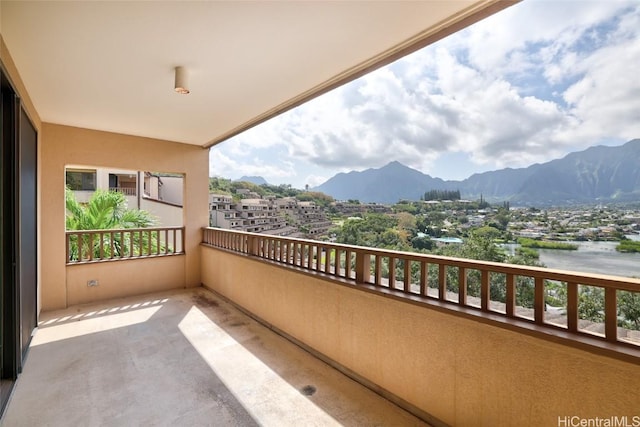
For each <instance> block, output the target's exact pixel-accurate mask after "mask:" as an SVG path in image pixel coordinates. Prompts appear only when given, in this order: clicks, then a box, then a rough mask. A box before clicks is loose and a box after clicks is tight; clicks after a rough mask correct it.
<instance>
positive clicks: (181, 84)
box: [175, 67, 189, 95]
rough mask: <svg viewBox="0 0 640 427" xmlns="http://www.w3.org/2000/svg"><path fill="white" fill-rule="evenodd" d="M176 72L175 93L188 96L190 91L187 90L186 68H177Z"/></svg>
mask: <svg viewBox="0 0 640 427" xmlns="http://www.w3.org/2000/svg"><path fill="white" fill-rule="evenodd" d="M175 71H176V79H175V91H176V92H178V93H180V94H182V95H186V94H187V93H189V89H187V72H186V71H185V69H184V67H176V69H175Z"/></svg>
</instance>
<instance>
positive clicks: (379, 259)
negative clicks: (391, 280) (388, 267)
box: [376, 255, 382, 286]
mask: <svg viewBox="0 0 640 427" xmlns="http://www.w3.org/2000/svg"><path fill="white" fill-rule="evenodd" d="M381 285H382V257H381V256H380V255H376V286H381Z"/></svg>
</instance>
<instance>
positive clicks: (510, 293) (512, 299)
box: [505, 273, 516, 317]
mask: <svg viewBox="0 0 640 427" xmlns="http://www.w3.org/2000/svg"><path fill="white" fill-rule="evenodd" d="M506 286H507V289H506V298H505V313H506V315H507V317H514V316H515V315H516V280H515V275H514V274H512V273H507V283H506Z"/></svg>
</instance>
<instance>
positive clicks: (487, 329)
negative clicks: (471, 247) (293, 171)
mask: <svg viewBox="0 0 640 427" xmlns="http://www.w3.org/2000/svg"><path fill="white" fill-rule="evenodd" d="M202 251H203V252H202V260H203V261H202V281H203V284H204V285H205V286H206V287H209V288H211V289H213V290H214V291H215V292H217V293H219V294H221V295H224V296H225V297H227V298H229V299H230V300H231V301H233V302H234V304H237V305H239V306H240V307H242V309H243V310H246V311H248V312H250V313H251V315H252V316H253V317H255V318H258V319H260V320H261V321H262V322H264V323H265V324H267V325H269V327H270V328H272V329H273V330H276V331H279V332H280V333H281V334H283V335H285V336H287V337H288V338H289V339H291V340H293V341H294V342H296V343H298V344H299V345H301V346H303V347H304V348H307V349H309V350H310V351H312V352H313V353H314V354H316V355H317V356H318V357H320V358H322V359H323V360H325V361H327V362H328V363H331V364H332V365H333V366H336V367H337V368H338V369H340V370H341V371H342V372H345V373H347V374H348V375H349V376H351V377H352V378H354V379H356V380H357V381H359V382H361V383H363V384H366V385H367V386H369V387H371V388H372V389H374V390H376V391H377V392H379V393H381V394H382V395H384V396H385V397H387V398H388V399H390V400H392V401H393V402H395V403H397V404H399V405H401V406H402V407H404V408H406V409H407V410H409V411H411V412H412V413H414V414H416V415H417V416H419V417H420V418H422V419H423V420H426V421H428V422H429V423H431V424H433V425H557V422H558V417H559V416H563V414H565V413H570V414H580V415H579V416H581V417H597V416H601V417H602V416H605V414H621V415H627V416H628V417H631V416H633V415H636V414H635V413H634V412H633V411H635V410H636V409H635V408H638V407H640V406H639V405H640V398H639V397H638V395H637V392H636V387H637V384H638V381H640V369H638V365H639V364H640V347H639V346H638V344H639V340H638V337H637V335H636V331H630V330H627V329H624V328H620V327H618V325H617V320H618V319H617V311H616V308H617V304H618V298H617V295H619V293H620V292H622V291H632V292H637V291H638V290H639V289H640V281H639V280H637V279H624V278H619V277H612V276H598V275H587V274H578V273H572V272H565V271H557V270H548V269H544V268H534V267H524V266H515V265H507V264H499V263H488V262H478V261H472V260H461V259H453V258H445V257H435V256H427V255H421V254H410V253H402V252H394V251H386V250H379V249H373V248H362V247H354V246H346V245H336V244H331V243H327V242H318V241H309V240H301V239H292V238H284V237H276V236H267V235H262V234H250V233H238V232H233V231H228V230H219V229H206V230H205V231H204V244H203V246H202ZM385 270H387V271H395V272H396V274H389V273H388V272H386V273H385ZM492 277H502V279H503V285H504V287H505V291H506V302H505V303H498V302H496V301H495V300H494V299H495V298H494V297H493V296H492V295H493V293H492V289H493V288H494V287H495V286H496V284H495V281H494V280H492ZM476 279H477V283H474V281H475V280H476ZM549 281H556V282H562V283H564V284H565V286H566V289H567V294H568V297H567V304H566V307H565V308H564V313H560V314H559V313H557V312H551V311H550V310H549V308H548V307H547V306H546V304H545V303H544V300H545V298H544V296H545V293H546V290H545V289H546V286H547V283H548V282H549ZM452 282H456V287H457V289H452V286H450V284H452ZM476 284H477V285H478V286H479V295H477V296H475V295H472V294H474V292H473V291H472V288H473V286H474V285H476ZM525 285H526V286H531V288H530V289H531V290H532V291H533V295H532V298H533V304H532V307H531V308H527V307H523V306H520V305H518V303H517V302H518V301H520V300H521V297H522V290H523V288H524V287H525ZM583 286H590V287H600V288H603V289H604V292H605V297H606V307H605V313H604V314H605V319H604V321H603V322H602V323H601V324H598V325H594V324H593V322H585V321H584V319H581V318H580V315H579V314H578V307H579V304H580V303H579V301H578V297H577V295H578V292H579V290H580V289H581V287H583ZM577 396H579V397H577ZM598 414H600V415H598ZM610 416H613V415H610ZM629 419H631V418H629Z"/></svg>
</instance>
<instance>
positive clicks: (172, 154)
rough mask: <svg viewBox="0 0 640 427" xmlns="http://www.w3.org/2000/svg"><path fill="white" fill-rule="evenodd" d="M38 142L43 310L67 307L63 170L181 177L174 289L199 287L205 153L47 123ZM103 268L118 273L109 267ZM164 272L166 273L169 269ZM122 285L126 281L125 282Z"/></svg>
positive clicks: (205, 218)
mask: <svg viewBox="0 0 640 427" xmlns="http://www.w3.org/2000/svg"><path fill="white" fill-rule="evenodd" d="M40 141H41V147H40V148H41V156H40V171H41V176H42V179H41V180H40V191H41V199H40V202H41V206H42V216H41V258H40V259H41V270H42V277H41V297H42V309H43V310H50V309H56V308H62V307H65V306H66V305H67V289H66V286H67V277H66V274H67V268H66V267H65V251H64V245H65V230H64V224H65V221H64V218H65V208H64V184H65V176H64V168H65V166H66V165H93V166H96V167H105V168H113V167H116V168H121V169H127V170H161V171H166V172H173V173H183V174H185V186H184V188H185V193H184V201H185V207H184V209H183V218H184V225H185V227H186V231H185V241H186V243H185V250H186V255H185V260H184V266H183V267H182V268H181V270H180V274H182V275H183V277H184V280H183V281H180V282H179V283H176V286H175V287H182V286H187V287H189V286H198V285H199V284H200V251H199V250H198V244H199V243H200V241H201V227H203V226H206V225H208V175H209V171H208V168H209V163H208V157H209V153H208V150H204V149H202V148H201V147H199V146H193V145H187V144H179V143H175V142H169V141H162V140H156V139H150V138H141V137H136V136H130V135H121V134H115V133H110V132H102V131H96V130H89V129H80V128H75V127H69V126H62V125H56V124H50V123H43V124H42V131H41V138H40ZM167 259H168V258H167ZM161 261H162V260H159V261H158V262H161ZM123 262H129V261H123ZM106 265H110V266H111V267H112V268H114V269H115V268H118V267H117V266H115V265H114V264H106ZM74 268H75V267H74ZM141 268H142V267H141ZM166 269H169V264H167V266H166ZM114 274H115V273H114ZM122 280H123V281H126V276H125V277H123V278H122ZM126 285H127V284H125V283H123V284H122V286H126ZM133 285H134V284H129V286H133Z"/></svg>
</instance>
